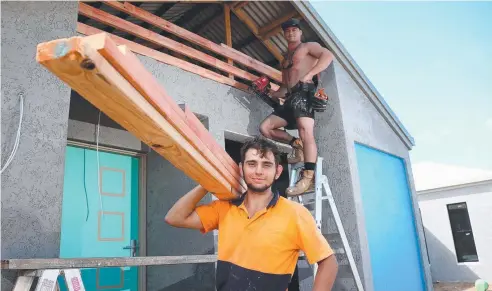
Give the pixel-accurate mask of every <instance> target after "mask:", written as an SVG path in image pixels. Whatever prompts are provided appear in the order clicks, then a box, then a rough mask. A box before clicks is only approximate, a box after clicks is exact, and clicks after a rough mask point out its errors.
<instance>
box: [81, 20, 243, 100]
mask: <svg viewBox="0 0 492 291" xmlns="http://www.w3.org/2000/svg"><path fill="white" fill-rule="evenodd" d="M77 32H78V33H80V34H83V35H93V34H98V33H103V32H104V31H102V30H100V29H97V28H95V27H92V26H89V25H87V24H84V23H81V22H78V23H77ZM109 35H110V37H111V39H112V40H113V41H115V42H116V43H117V44H119V45H125V46H127V47H128V48H129V49H130V50H132V51H133V52H135V53H138V54H141V55H143V56H147V57H149V58H153V59H155V60H157V61H159V62H162V63H165V64H168V65H170V66H175V67H178V68H180V69H183V70H185V71H188V72H191V73H194V74H197V75H199V76H202V77H204V78H207V79H211V80H214V81H216V82H219V83H222V84H226V85H229V86H232V87H235V88H237V89H239V90H242V91H245V92H248V86H247V85H246V84H243V83H241V82H238V81H234V80H231V79H229V78H227V77H226V76H223V75H220V74H217V73H215V72H212V71H210V70H207V69H205V68H203V67H200V66H197V65H195V64H192V63H189V62H187V61H184V60H181V59H179V58H176V57H173V56H170V55H168V54H165V53H162V52H159V51H157V50H154V49H151V48H148V47H146V46H143V45H141V44H138V43H136V42H132V41H129V40H127V39H124V38H122V37H119V36H117V35H114V34H109Z"/></svg>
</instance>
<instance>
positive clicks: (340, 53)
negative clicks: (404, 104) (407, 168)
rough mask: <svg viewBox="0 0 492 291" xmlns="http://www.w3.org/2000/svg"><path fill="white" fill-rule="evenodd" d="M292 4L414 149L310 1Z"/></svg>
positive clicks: (394, 128) (409, 137)
mask: <svg viewBox="0 0 492 291" xmlns="http://www.w3.org/2000/svg"><path fill="white" fill-rule="evenodd" d="M291 3H292V5H293V6H294V7H296V9H297V10H298V11H299V13H300V14H301V15H302V16H303V17H304V19H305V20H306V22H307V23H308V24H309V25H310V26H311V28H312V29H313V30H314V31H315V32H316V33H318V36H319V37H320V39H322V40H323V41H324V42H325V45H326V46H328V47H330V49H331V52H332V53H333V54H334V55H335V58H336V59H337V60H338V61H339V62H340V64H341V65H342V66H343V67H344V68H345V70H346V71H347V72H348V73H349V74H350V75H351V76H352V78H353V79H354V80H355V82H356V83H357V84H358V86H359V87H360V88H361V89H362V90H363V91H364V93H365V94H366V96H367V97H368V98H369V100H370V101H371V103H372V104H374V106H375V107H376V109H377V110H378V111H379V113H380V114H381V115H382V116H383V118H384V119H385V120H386V121H387V122H388V124H389V125H390V126H391V128H392V129H393V130H394V131H395V132H396V134H397V135H398V137H399V138H400V139H401V140H402V141H403V143H404V144H405V145H406V146H407V148H408V149H409V150H410V149H412V147H413V146H415V140H414V139H413V137H412V136H411V135H410V133H409V132H408V131H407V130H406V128H405V127H404V126H403V124H402V123H401V121H400V120H399V119H398V117H397V116H396V114H395V113H394V112H393V110H391V108H390V107H389V105H388V104H387V103H386V102H385V101H384V99H383V97H382V96H381V95H380V94H379V92H378V91H377V90H376V88H375V87H374V86H373V85H372V83H371V82H370V81H369V79H368V78H367V77H366V76H365V75H364V73H363V72H362V70H361V69H360V68H359V66H358V65H357V63H356V62H355V61H354V60H353V59H352V58H351V56H350V54H349V53H348V52H347V51H346V50H345V48H344V47H343V45H342V44H341V43H340V41H339V40H338V39H337V38H336V36H335V35H334V34H333V32H332V31H331V30H330V29H329V28H328V26H327V25H326V23H325V22H324V21H323V19H322V18H321V16H320V15H319V14H318V12H317V11H316V9H314V7H313V6H312V5H311V4H310V3H309V2H308V1H291Z"/></svg>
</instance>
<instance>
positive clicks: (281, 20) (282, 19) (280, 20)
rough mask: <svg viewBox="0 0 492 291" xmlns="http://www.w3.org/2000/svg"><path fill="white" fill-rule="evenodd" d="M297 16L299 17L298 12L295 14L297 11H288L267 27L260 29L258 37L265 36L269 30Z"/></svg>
mask: <svg viewBox="0 0 492 291" xmlns="http://www.w3.org/2000/svg"><path fill="white" fill-rule="evenodd" d="M297 15H299V12H297V10H293V11H290V12H288V13H287V14H285V15H284V16H282V17H280V18H278V19H275V20H274V21H272V22H270V24H267V25H265V26H263V27H261V28H260V29H259V30H258V32H259V34H260V35H266V34H267V33H268V32H269V31H270V30H272V29H275V28H278V27H280V25H281V24H282V23H284V22H286V21H287V20H289V19H291V18H293V17H295V16H297Z"/></svg>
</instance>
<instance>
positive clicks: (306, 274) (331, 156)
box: [299, 65, 359, 290]
mask: <svg viewBox="0 0 492 291" xmlns="http://www.w3.org/2000/svg"><path fill="white" fill-rule="evenodd" d="M321 80H322V84H323V87H324V88H325V90H326V93H327V95H328V96H329V103H328V106H327V110H326V111H325V112H323V113H317V114H316V117H315V118H316V122H315V138H316V144H317V146H318V155H319V156H320V157H322V158H323V160H324V162H323V174H325V175H327V177H328V180H329V183H330V187H331V191H332V194H333V197H334V198H335V201H336V203H337V207H338V211H339V212H340V216H341V219H342V222H343V224H344V226H345V231H346V232H347V234H348V239H349V240H350V242H351V247H352V250H353V251H354V252H355V253H357V252H358V251H357V250H358V249H359V244H358V241H357V234H356V233H355V232H354V227H353V226H352V225H356V219H357V217H356V216H355V211H354V206H353V205H354V203H353V194H352V185H351V183H350V168H349V163H348V158H347V137H346V133H345V131H344V124H343V119H342V110H341V104H340V102H341V101H340V98H339V92H338V84H337V83H336V76H335V66H334V65H331V66H329V67H328V68H327V69H326V70H325V71H324V72H323V73H322V74H321ZM324 206H325V208H324V209H323V218H324V219H323V222H322V232H323V234H324V235H325V237H326V238H327V239H328V241H329V243H330V245H331V247H332V248H334V249H335V250H336V253H337V260H338V263H339V272H338V276H337V280H336V282H335V287H334V289H333V290H350V289H351V287H353V286H354V284H355V281H354V280H353V277H352V273H351V271H350V268H349V266H348V260H347V257H346V255H344V253H343V251H342V252H340V251H339V250H340V249H341V248H343V244H342V243H341V239H340V236H339V234H338V231H337V229H336V224H335V221H334V220H333V219H332V218H331V210H330V208H329V206H328V204H327V203H324ZM353 234H355V236H354V235H353ZM299 266H300V269H299V280H300V283H301V288H302V289H301V290H312V283H313V277H312V270H311V269H310V268H309V266H308V265H307V264H306V262H300V264H299Z"/></svg>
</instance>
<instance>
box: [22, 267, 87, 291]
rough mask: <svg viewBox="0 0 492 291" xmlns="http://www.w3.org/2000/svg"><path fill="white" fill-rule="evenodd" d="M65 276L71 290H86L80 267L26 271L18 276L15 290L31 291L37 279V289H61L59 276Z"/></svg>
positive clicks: (47, 290) (53, 290)
mask: <svg viewBox="0 0 492 291" xmlns="http://www.w3.org/2000/svg"><path fill="white" fill-rule="evenodd" d="M59 275H63V276H64V277H65V283H66V286H67V287H68V290H69V291H85V287H84V283H83V282H82V276H81V275H80V270H79V269H45V270H35V271H26V272H24V274H22V275H21V276H19V277H17V281H16V283H15V286H14V289H13V291H29V290H31V288H32V285H33V283H34V282H35V281H36V279H38V280H37V283H36V289H34V290H35V291H55V290H60V286H59V285H58V276H59Z"/></svg>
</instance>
